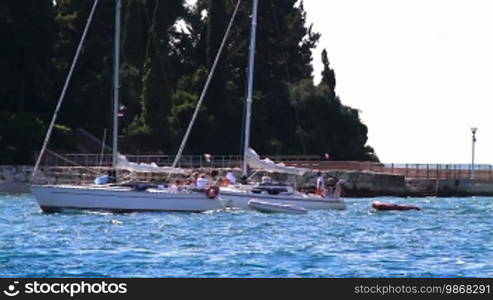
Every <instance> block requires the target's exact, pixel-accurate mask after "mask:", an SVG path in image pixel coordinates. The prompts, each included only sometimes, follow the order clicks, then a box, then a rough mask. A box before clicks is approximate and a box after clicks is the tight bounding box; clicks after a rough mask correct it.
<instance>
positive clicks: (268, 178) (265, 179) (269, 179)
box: [260, 175, 272, 184]
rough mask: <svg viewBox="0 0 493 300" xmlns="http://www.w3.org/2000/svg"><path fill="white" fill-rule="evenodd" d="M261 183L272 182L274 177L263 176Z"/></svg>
mask: <svg viewBox="0 0 493 300" xmlns="http://www.w3.org/2000/svg"><path fill="white" fill-rule="evenodd" d="M260 184H272V178H270V176H267V175H265V176H262V181H261V182H260Z"/></svg>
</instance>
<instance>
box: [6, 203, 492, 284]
mask: <svg viewBox="0 0 493 300" xmlns="http://www.w3.org/2000/svg"><path fill="white" fill-rule="evenodd" d="M374 200H379V201H387V202H395V203H409V204H413V205H418V206H420V207H422V208H423V210H421V211H400V212H397V211H393V212H376V211H374V210H373V209H372V208H371V202H372V201H374ZM347 204H348V208H347V210H345V211H310V212H309V213H308V214H307V215H301V216H300V215H286V214H262V213H258V212H255V211H223V212H208V213H201V214H188V213H134V214H111V213H90V212H82V213H61V214H43V213H42V212H41V210H40V209H39V207H38V205H37V203H36V201H35V200H34V198H33V197H32V196H31V195H0V277H276V278H278V277H280V278H285V277H310V278H312V277H493V235H492V233H493V198H486V197H472V198H431V197H430V198H407V199H406V198H371V199H347Z"/></svg>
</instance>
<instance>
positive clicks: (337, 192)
mask: <svg viewBox="0 0 493 300" xmlns="http://www.w3.org/2000/svg"><path fill="white" fill-rule="evenodd" d="M345 183H346V181H345V180H344V179H339V180H338V181H337V183H336V187H335V190H334V197H335V198H336V199H339V198H340V197H341V195H342V186H343V185H344V184H345Z"/></svg>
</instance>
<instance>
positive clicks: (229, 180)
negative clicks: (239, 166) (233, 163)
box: [223, 170, 236, 186]
mask: <svg viewBox="0 0 493 300" xmlns="http://www.w3.org/2000/svg"><path fill="white" fill-rule="evenodd" d="M230 184H236V176H235V174H234V173H233V172H232V171H231V170H228V172H227V173H226V178H224V182H223V185H224V186H228V185H230Z"/></svg>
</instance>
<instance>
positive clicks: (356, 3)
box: [259, 0, 493, 164]
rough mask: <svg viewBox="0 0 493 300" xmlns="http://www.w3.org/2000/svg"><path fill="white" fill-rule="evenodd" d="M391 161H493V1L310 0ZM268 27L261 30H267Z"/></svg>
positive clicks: (352, 99)
mask: <svg viewBox="0 0 493 300" xmlns="http://www.w3.org/2000/svg"><path fill="white" fill-rule="evenodd" d="M304 5H305V10H306V11H307V14H308V21H309V22H311V23H313V26H314V30H315V31H318V32H320V33H321V34H322V37H321V40H320V43H319V47H318V49H317V51H316V52H315V53H314V59H315V65H314V67H315V76H316V80H319V78H320V76H319V73H320V71H321V66H320V63H319V62H320V51H321V50H322V49H323V48H326V49H327V52H328V56H329V60H330V62H331V67H332V68H333V69H334V70H335V73H336V79H337V86H336V92H337V94H339V96H340V97H341V100H342V102H343V103H344V104H346V105H349V106H351V107H354V108H358V109H360V110H361V119H362V120H363V122H364V123H365V124H366V125H367V126H368V128H369V141H368V144H369V145H371V146H373V147H374V148H375V150H376V152H377V155H378V156H379V158H380V160H381V161H382V162H385V163H392V162H394V163H470V162H471V153H472V149H471V148H472V141H471V140H472V138H471V130H470V128H471V127H478V128H479V129H478V132H477V135H476V137H477V142H476V151H475V153H476V155H475V157H476V159H475V160H476V163H486V164H490V163H493V109H492V108H493V105H492V103H493V1H491V0H371V1H369V0H304ZM259 26H261V24H259Z"/></svg>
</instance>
